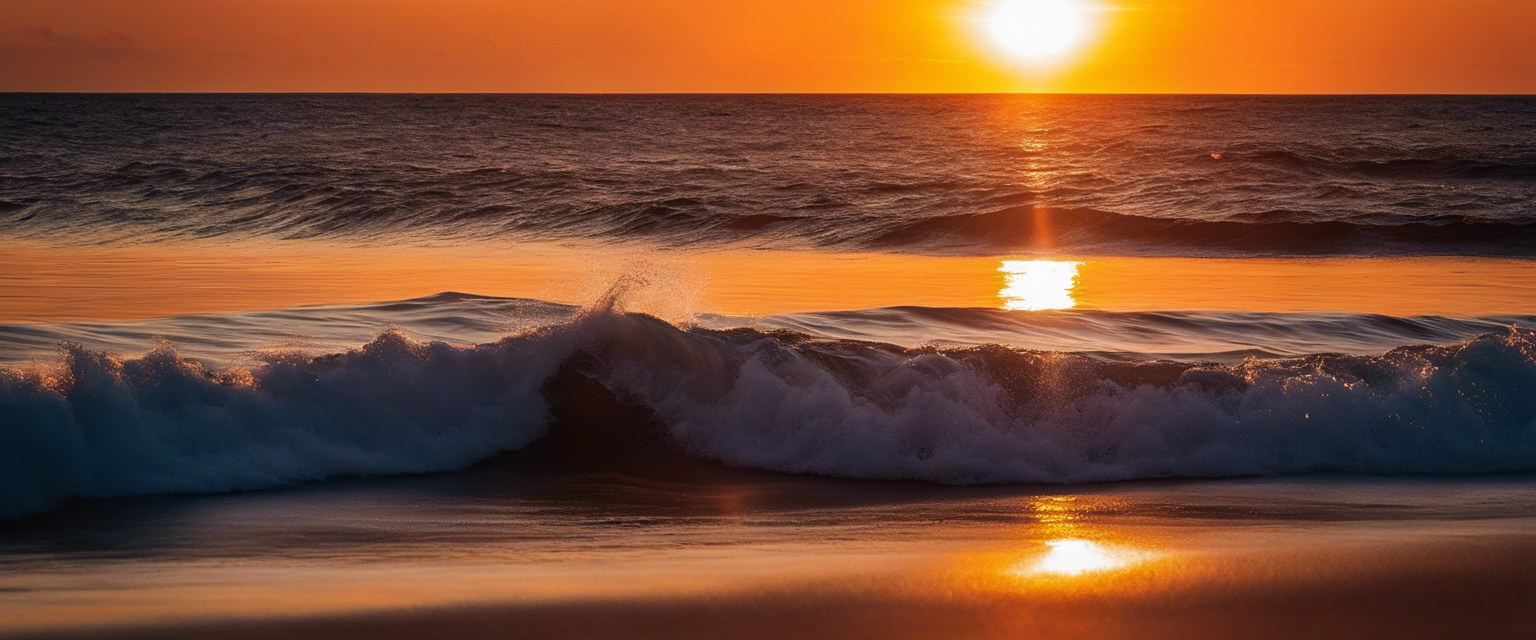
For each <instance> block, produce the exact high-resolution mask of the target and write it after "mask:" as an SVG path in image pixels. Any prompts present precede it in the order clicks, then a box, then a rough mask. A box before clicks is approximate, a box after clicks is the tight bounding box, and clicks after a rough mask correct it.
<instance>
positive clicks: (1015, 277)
mask: <svg viewBox="0 0 1536 640" xmlns="http://www.w3.org/2000/svg"><path fill="white" fill-rule="evenodd" d="M1082 265H1083V263H1081V262H1066V261H1060V260H1004V261H1003V264H1002V266H999V267H998V268H997V270H998V271H1000V272H1002V273H1003V289H1002V290H1001V291H998V292H997V296H998V297H999V298H1002V300H1003V308H1004V309H1008V310H1010V311H1043V310H1047V309H1071V308H1072V307H1075V306H1077V300H1076V299H1075V298H1073V297H1072V292H1073V290H1074V289H1076V288H1077V275H1078V273H1077V271H1078V267H1081V266H1082Z"/></svg>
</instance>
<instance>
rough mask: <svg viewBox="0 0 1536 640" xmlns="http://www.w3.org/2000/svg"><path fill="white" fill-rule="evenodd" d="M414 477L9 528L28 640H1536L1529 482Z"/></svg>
mask: <svg viewBox="0 0 1536 640" xmlns="http://www.w3.org/2000/svg"><path fill="white" fill-rule="evenodd" d="M508 474H509V472H508V470H507V469H504V468H497V467H496V465H489V466H485V467H481V468H477V469H475V470H471V471H467V472H459V473H454V474H443V475H438V476H428V477H418V478H394V479H382V480H373V481H367V482H362V481H357V482H338V483H328V484H321V485H312V486H307V487H299V488H295V489H289V490H281V491H266V492H256V493H247V494H232V495H223V496H209V497H161V498H143V499H126V500H114V501H99V502H91V503H85V504H82V505H77V506H76V507H74V508H72V509H69V510H66V511H64V512H59V513H55V514H48V515H45V516H41V517H39V518H36V519H33V520H29V521H25V522H23V523H19V524H11V525H6V526H4V527H0V562H3V563H4V565H5V566H6V567H7V570H6V571H5V572H4V574H3V575H0V632H3V633H5V634H7V635H17V636H19V637H92V636H112V637H130V636H132V637H150V636H152V637H223V638H257V637H278V636H282V637H314V638H320V637H330V638H335V637H382V638H426V637H444V635H445V634H451V635H452V636H458V637H533V638H537V637H552V638H553V637H594V638H596V637H603V638H656V637H669V638H677V637H685V638H686V637H699V638H705V637H724V636H729V637H748V638H751V637H785V636H799V637H814V638H823V637H825V638H839V637H881V638H884V637H898V638H944V637H957V636H958V637H977V638H993V637H995V638H1005V637H1010V638H1011V637H1030V636H1043V637H1130V638H1231V637H1259V638H1271V637H1272V638H1282V637H1335V638H1362V637H1365V638H1370V637H1381V638H1387V637H1391V638H1418V637H1423V638H1430V637H1456V636H1462V637H1508V638H1517V637H1530V634H1531V633H1533V632H1536V618H1532V617H1531V616H1529V615H1528V612H1529V611H1531V610H1533V607H1536V539H1533V538H1531V536H1530V535H1529V532H1530V530H1531V527H1532V524H1533V518H1536V490H1533V489H1531V488H1530V479H1529V478H1528V477H1523V476H1521V477H1496V478H1482V479H1463V480H1458V479H1427V478H1426V479H1404V478H1399V479H1392V480H1390V481H1381V480H1362V479H1349V478H1308V479H1263V480H1230V481H1205V482H1174V481H1169V482H1141V483H1129V484H1111V485H1089V486H1080V487H1036V488H1029V487H994V488H972V489H966V488H943V487H932V486H923V485H913V484H886V483H861V482H841V481H829V480H819V479H807V478H792V477H785V476H777V475H774V474H768V473H754V472H734V471H725V472H722V475H721V476H719V477H713V478H710V479H708V480H707V481H703V482H701V481H699V479H698V478H695V479H694V480H693V481H689V482H670V481H660V480H641V479H639V478H636V477H632V476H627V475H619V474H613V473H597V474H585V473H573V474H553V475H546V476H542V477H529V476H527V475H526V474H520V473H511V474H510V475H508Z"/></svg>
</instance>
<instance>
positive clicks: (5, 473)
mask: <svg viewBox="0 0 1536 640" xmlns="http://www.w3.org/2000/svg"><path fill="white" fill-rule="evenodd" d="M562 371H564V372H571V371H575V372H577V373H579V375H581V376H584V377H585V378H587V379H590V380H592V381H594V382H596V383H598V384H600V385H601V387H602V388H604V389H606V390H607V391H608V392H609V393H611V394H612V395H613V398H614V401H615V402H617V403H622V404H628V405H631V406H634V407H636V408H637V409H638V410H640V411H642V412H643V413H644V414H645V415H647V416H649V418H648V419H649V420H652V421H654V422H655V423H656V424H659V425H663V427H664V432H663V433H662V434H661V435H659V436H657V437H659V438H662V439H664V440H666V441H667V442H669V443H670V445H669V446H671V447H673V448H675V449H677V450H679V451H682V452H685V453H687V454H688V455H691V456H694V457H697V458H701V459H706V460H713V461H717V462H720V463H724V464H727V465H733V466H741V467H751V468H759V469H768V470H775V471H782V472H790V473H809V474H820V475H826V476H835V477H846V478H866V479H908V480H923V481H930V482H938V483H951V484H979V483H1013V482H1049V483H1070V482H1094V481H1111V480H1129V479H1137V478H1158V477H1191V478H1208V477H1222V476H1242V475H1267V474H1290V473H1307V472H1323V471H1330V472H1345V473H1359V474H1403V473H1426V474H1479V473H1495V472H1507V471H1524V470H1532V469H1536V403H1532V402H1531V401H1530V400H1531V398H1532V397H1533V392H1536V333H1533V332H1532V331H1529V330H1526V329H1519V328H1510V329H1505V330H1500V331H1493V332H1489V333H1485V334H1483V335H1480V336H1477V337H1474V338H1472V339H1469V340H1466V341H1463V342H1460V343H1456V344H1452V345H1448V346H1415V347H1402V348H1398V349H1393V350H1392V351H1389V352H1387V353H1385V354H1382V355H1375V356H1356V355H1310V356H1305V357H1299V358H1289V359H1270V360H1257V359H1250V360H1247V361H1244V362H1242V363H1240V364H1232V365H1220V364H1197V363H1178V362H1169V361H1118V360H1114V359H1105V358H1100V357H1095V356H1092V355H1087V354H1079V353H1071V352H1052V351H1028V350H1018V349H1010V348H1005V347H1001V346H996V345H993V346H979V347H971V348H954V349H947V348H935V347H925V348H903V347H897V346H893V345H888V344H880V343H871V342H858V341H848V340H828V339H818V338H815V337H813V336H810V335H807V334H804V333H797V332H792V331H787V330H775V331H770V332H763V331H759V330H754V329H722V330H712V329H703V328H692V329H685V328H678V327H675V326H672V325H670V324H667V323H665V322H662V321H660V320H657V319H655V318H651V317H649V316H643V315H636V314H625V313H618V312H614V311H592V312H587V313H584V314H581V315H579V316H578V317H576V318H574V319H572V320H570V321H568V322H565V323H561V324H555V325H550V326H546V327H543V328H539V329H531V330H528V331H525V332H523V333H520V334H517V335H513V336H511V337H507V338H505V339H502V340H500V341H496V342H491V343H486V344H479V345H473V346H452V345H448V344H445V343H440V342H439V343H420V342H415V341H412V340H409V339H407V338H405V337H404V336H402V335H400V334H399V333H395V332H387V333H384V334H383V335H380V336H379V337H378V338H376V339H374V340H373V341H371V342H369V343H368V344H366V345H364V346H362V347H361V348H358V349H354V350H350V351H346V352H343V353H336V354H331V355H323V356H302V355H297V354H289V355H282V354H277V355H270V356H268V357H267V358H266V359H265V360H264V361H263V362H261V363H259V364H257V365H255V366H251V367H248V368H231V369H227V370H212V369H209V368H205V367H204V366H203V365H201V364H199V363H198V362H196V361H194V360H189V359H187V358H183V357H180V356H178V355H177V354H176V353H175V352H174V351H172V350H170V349H169V348H159V349H156V350H154V351H152V352H150V353H149V354H147V355H145V356H143V357H138V358H116V357H112V356H109V355H106V354H104V353H100V352H96V351H91V350H88V349H85V348H82V347H72V348H69V349H68V350H67V351H66V353H65V358H64V359H63V361H62V362H59V363H57V364H56V365H54V366H43V367H32V368H11V369H5V370H3V372H0V516H3V517H7V518H19V517H24V516H27V515H29V514H33V513H37V512H39V511H43V510H47V509H50V508H54V507H57V506H59V505H61V504H64V503H65V502H67V501H68V500H70V499H74V498H82V497H96V496H122V495H139V494H156V493H208V492H222V491H230V490H239V489H255V488H261V487H272V486H279V485H283V484H287V483H292V482H300V481H306V480H316V479H322V478H328V477H336V476H369V475H377V474H397V473H416V472H427V471H439V470H451V469H458V468H462V467H465V466H467V465H470V464H473V463H475V462H477V461H480V460H484V459H487V458H489V457H492V456H495V455H497V454H498V453H501V452H506V451H512V450H518V449H522V448H525V447H527V446H528V445H529V444H530V443H533V442H536V441H538V440H539V439H540V438H541V437H544V436H545V434H546V432H547V431H548V430H549V429H550V428H552V425H551V423H550V422H549V417H550V407H551V406H553V405H557V404H559V403H561V402H562V398H559V397H551V396H550V394H551V393H553V394H557V395H558V394H559V393H561V392H562V391H561V389H563V388H565V387H562V386H560V385H551V384H550V381H551V380H553V379H554V378H555V377H556V376H557V374H560V373H561V372H562ZM598 422H600V424H598V423H594V424H589V425H586V426H585V428H586V429H587V430H588V431H594V432H595V433H597V434H598V435H597V437H599V438H601V437H603V435H602V434H603V433H605V432H604V431H603V430H605V429H606V430H613V431H612V433H613V434H614V437H616V438H617V437H620V435H622V434H623V433H625V430H633V429H635V428H637V427H636V425H633V424H626V423H624V422H623V421H621V420H619V419H618V418H617V417H616V418H614V419H613V420H602V421H598ZM636 455H640V454H636Z"/></svg>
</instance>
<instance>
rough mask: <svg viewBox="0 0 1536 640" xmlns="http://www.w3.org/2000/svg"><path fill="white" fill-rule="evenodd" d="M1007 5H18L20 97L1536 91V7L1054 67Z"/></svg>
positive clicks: (1165, 46)
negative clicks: (1001, 42)
mask: <svg viewBox="0 0 1536 640" xmlns="http://www.w3.org/2000/svg"><path fill="white" fill-rule="evenodd" d="M986 2H987V0H136V1H133V0H0V90H26V91H404V92H433V91H465V92H476V91H492V92H520V91H536V92H653V91H654V92H670V91H684V92H737V91H744V92H935V91H937V92H946V91H983V92H987V91H1083V92H1173V93H1536V36H1533V34H1536V2H1532V1H1530V0H1263V1H1258V0H1100V2H1101V3H1102V4H1103V5H1105V6H1107V7H1110V9H1108V10H1105V11H1103V12H1101V14H1100V15H1101V17H1102V20H1101V22H1102V28H1101V29H1100V30H1099V33H1098V35H1097V38H1096V41H1095V42H1094V43H1093V44H1092V45H1091V46H1089V47H1087V48H1086V49H1084V50H1083V51H1082V52H1081V55H1079V56H1077V57H1076V58H1075V59H1073V60H1072V61H1071V62H1069V63H1066V64H1063V65H1062V66H1060V67H1059V68H1055V69H1052V70H1049V71H1041V70H1028V69H1024V68H1020V67H1018V66H1016V65H1010V64H1007V63H1006V62H1005V61H1002V60H999V59H998V58H997V57H996V56H995V55H994V54H993V53H992V51H991V49H989V47H987V46H986V45H985V44H984V43H983V42H981V40H982V38H980V37H979V36H978V35H977V34H976V31H977V27H976V25H975V23H974V22H975V21H974V18H973V16H974V15H975V14H976V13H977V11H976V8H977V6H978V5H984V4H986Z"/></svg>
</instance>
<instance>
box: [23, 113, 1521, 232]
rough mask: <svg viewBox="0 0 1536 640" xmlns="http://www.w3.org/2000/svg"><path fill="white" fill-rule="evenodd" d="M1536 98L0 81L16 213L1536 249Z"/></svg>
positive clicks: (487, 228) (210, 226)
mask: <svg viewBox="0 0 1536 640" xmlns="http://www.w3.org/2000/svg"><path fill="white" fill-rule="evenodd" d="M1533 203H1536V99H1532V98H1529V97H1217V96H1207V97H1202V96H1162V97H1159V96H831V97H829V96H341V95H337V96H324V95H304V96H151V95H145V96H51V95H9V96H3V97H0V233H3V234H4V235H5V236H11V237H21V238H31V239H42V240H48V241H54V242H66V243H70V242H73V243H78V242H82V241H84V242H92V243H111V242H153V241H157V240H165V239H171V238H179V239H184V238H209V237H214V238H223V237H233V238H241V237H253V236H260V237H272V238H325V239H340V240H347V241H352V242H364V243H367V242H387V243H400V242H407V241H409V242H420V243H442V242H455V241H467V240H475V241H485V240H507V239H529V238H537V239H551V238H553V239H593V238H596V239H624V240H644V241H647V242H653V243H663V244H672V245H689V246H692V245H719V244H730V245H745V246H757V247H768V246H772V247H821V248H835V249H851V250H872V251H899V252H923V253H992V252H999V251H1040V252H1075V253H1082V254H1101V255H1190V256H1203V255H1227V256H1233V255H1325V254H1332V255H1341V254H1347V255H1425V254H1457V255H1503V256H1530V255H1533V254H1536V206H1533Z"/></svg>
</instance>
